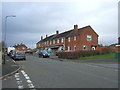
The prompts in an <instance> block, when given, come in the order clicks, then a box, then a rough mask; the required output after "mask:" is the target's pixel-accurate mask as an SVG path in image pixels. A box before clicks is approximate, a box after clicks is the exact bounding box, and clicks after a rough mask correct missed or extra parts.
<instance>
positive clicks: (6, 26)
mask: <svg viewBox="0 0 120 90" xmlns="http://www.w3.org/2000/svg"><path fill="white" fill-rule="evenodd" d="M8 17H16V15H8V16H6V17H5V31H4V57H3V64H5V52H6V31H7V18H8Z"/></svg>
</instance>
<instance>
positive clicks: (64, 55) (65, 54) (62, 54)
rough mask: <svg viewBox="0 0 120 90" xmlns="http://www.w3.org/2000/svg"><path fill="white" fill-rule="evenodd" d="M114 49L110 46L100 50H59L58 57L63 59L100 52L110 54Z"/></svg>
mask: <svg viewBox="0 0 120 90" xmlns="http://www.w3.org/2000/svg"><path fill="white" fill-rule="evenodd" d="M114 52H115V51H114V50H113V49H112V48H106V49H104V50H102V51H100V50H88V51H83V50H81V51H74V52H59V53H58V58H63V59H77V58H80V57H88V56H95V55H101V54H110V53H114Z"/></svg>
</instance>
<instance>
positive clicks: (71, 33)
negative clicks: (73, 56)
mask: <svg viewBox="0 0 120 90" xmlns="http://www.w3.org/2000/svg"><path fill="white" fill-rule="evenodd" d="M98 37H99V36H98V34H97V33H96V32H95V31H94V30H93V29H92V27H91V26H85V27H82V28H78V25H74V29H72V30H68V31H66V32H63V33H60V34H59V31H56V34H53V35H51V36H49V37H48V36H47V35H46V38H44V39H43V37H42V36H41V40H40V41H39V42H37V43H36V48H37V49H51V50H52V51H53V52H55V51H57V50H68V51H79V50H95V49H96V48H97V46H98Z"/></svg>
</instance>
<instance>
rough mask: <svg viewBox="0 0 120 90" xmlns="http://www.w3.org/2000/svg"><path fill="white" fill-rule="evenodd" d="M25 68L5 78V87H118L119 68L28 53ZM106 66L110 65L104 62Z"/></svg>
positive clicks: (23, 64)
mask: <svg viewBox="0 0 120 90" xmlns="http://www.w3.org/2000/svg"><path fill="white" fill-rule="evenodd" d="M16 62H17V63H18V64H20V65H22V70H21V71H19V72H18V73H16V74H15V75H14V76H12V77H10V78H8V79H6V80H3V82H2V83H3V88H19V89H24V88H33V89H35V88H118V69H117V64H114V65H116V68H111V67H102V66H99V65H95V64H90V63H75V62H63V61H59V60H52V59H50V58H38V57H36V56H27V60H26V61H22V60H20V61H16ZM105 65H107V64H105Z"/></svg>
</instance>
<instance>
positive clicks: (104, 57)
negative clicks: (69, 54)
mask: <svg viewBox="0 0 120 90" xmlns="http://www.w3.org/2000/svg"><path fill="white" fill-rule="evenodd" d="M115 58H116V55H115V53H112V54H105V55H96V56H90V57H80V58H79V59H83V60H84V59H115Z"/></svg>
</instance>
